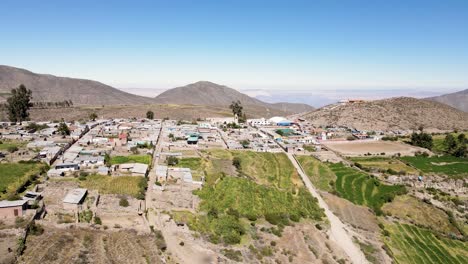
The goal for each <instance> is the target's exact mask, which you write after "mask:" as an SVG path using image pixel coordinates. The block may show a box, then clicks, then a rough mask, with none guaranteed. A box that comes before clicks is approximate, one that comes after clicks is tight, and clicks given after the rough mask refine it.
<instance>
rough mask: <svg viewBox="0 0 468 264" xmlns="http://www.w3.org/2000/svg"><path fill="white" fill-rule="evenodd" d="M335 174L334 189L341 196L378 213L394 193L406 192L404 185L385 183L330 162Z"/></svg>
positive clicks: (340, 164)
mask: <svg viewBox="0 0 468 264" xmlns="http://www.w3.org/2000/svg"><path fill="white" fill-rule="evenodd" d="M329 167H330V168H331V169H332V171H333V172H334V173H335V174H336V177H337V179H336V183H335V189H336V192H337V193H338V194H339V195H340V196H341V197H343V198H345V199H347V200H349V201H351V202H352V203H355V204H359V205H366V206H368V207H370V208H372V209H374V211H375V212H376V213H378V214H380V213H381V209H380V208H381V207H382V205H383V204H384V203H386V202H391V201H392V200H393V198H394V197H395V196H396V195H399V194H403V193H406V189H405V187H404V186H399V185H385V184H383V183H381V182H380V181H379V180H378V179H376V178H373V177H371V176H370V175H368V174H366V173H363V172H361V171H358V170H355V169H353V168H350V167H347V166H345V165H343V164H342V163H336V164H330V165H329Z"/></svg>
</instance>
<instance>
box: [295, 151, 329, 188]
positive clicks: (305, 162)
mask: <svg viewBox="0 0 468 264" xmlns="http://www.w3.org/2000/svg"><path fill="white" fill-rule="evenodd" d="M296 158H297V160H298V161H299V163H300V164H301V166H302V168H303V169H304V171H305V173H306V174H307V176H308V177H309V179H310V180H311V181H312V184H313V185H314V186H315V187H317V188H319V189H320V190H322V191H328V192H329V191H332V190H333V187H332V186H331V185H330V182H332V181H335V180H336V175H335V173H333V171H332V170H331V169H330V168H328V166H327V165H325V164H324V163H322V162H320V161H319V160H317V159H316V158H314V157H311V156H296Z"/></svg>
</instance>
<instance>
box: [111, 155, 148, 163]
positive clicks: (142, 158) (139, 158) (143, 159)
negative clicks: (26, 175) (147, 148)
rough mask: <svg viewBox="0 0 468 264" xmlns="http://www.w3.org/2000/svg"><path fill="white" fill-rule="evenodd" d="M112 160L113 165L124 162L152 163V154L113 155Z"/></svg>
mask: <svg viewBox="0 0 468 264" xmlns="http://www.w3.org/2000/svg"><path fill="white" fill-rule="evenodd" d="M110 162H111V164H112V165H114V164H123V163H144V164H148V165H150V164H151V155H129V156H112V157H111V160H110Z"/></svg>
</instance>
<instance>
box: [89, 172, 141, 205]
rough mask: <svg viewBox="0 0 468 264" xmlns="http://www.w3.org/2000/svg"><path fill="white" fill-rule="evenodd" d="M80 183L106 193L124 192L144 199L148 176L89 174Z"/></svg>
mask: <svg viewBox="0 0 468 264" xmlns="http://www.w3.org/2000/svg"><path fill="white" fill-rule="evenodd" d="M80 185H81V187H83V188H88V189H94V190H98V191H99V192H100V193H104V194H124V195H131V196H133V197H135V198H138V199H144V198H145V190H146V187H147V182H146V178H145V177H141V176H119V177H112V176H103V175H89V176H87V177H86V180H84V181H81V182H80Z"/></svg>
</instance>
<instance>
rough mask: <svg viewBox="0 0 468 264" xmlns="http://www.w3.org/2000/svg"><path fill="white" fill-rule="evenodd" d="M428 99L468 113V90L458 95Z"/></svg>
mask: <svg viewBox="0 0 468 264" xmlns="http://www.w3.org/2000/svg"><path fill="white" fill-rule="evenodd" d="M427 99H428V100H431V101H436V102H439V103H444V104H446V105H450V106H451V107H454V108H457V109H460V110H462V111H465V112H468V89H466V90H463V91H459V92H456V93H450V94H444V95H440V96H435V97H430V98H427Z"/></svg>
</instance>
